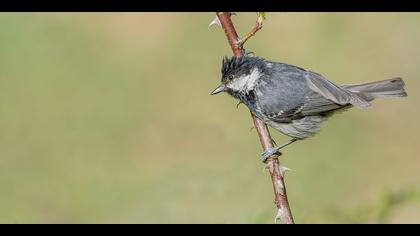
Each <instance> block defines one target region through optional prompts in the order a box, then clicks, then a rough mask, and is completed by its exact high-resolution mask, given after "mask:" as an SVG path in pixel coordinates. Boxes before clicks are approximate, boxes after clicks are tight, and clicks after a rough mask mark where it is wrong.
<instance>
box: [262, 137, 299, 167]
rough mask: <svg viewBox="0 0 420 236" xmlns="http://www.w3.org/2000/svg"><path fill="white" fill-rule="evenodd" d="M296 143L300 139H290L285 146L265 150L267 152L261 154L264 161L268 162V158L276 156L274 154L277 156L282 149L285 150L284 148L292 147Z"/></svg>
mask: <svg viewBox="0 0 420 236" xmlns="http://www.w3.org/2000/svg"><path fill="white" fill-rule="evenodd" d="M296 141H298V139H296V138H293V139H290V140H289V141H288V142H287V143H285V144H283V145H281V146H278V147H273V148H269V149H267V150H265V151H264V152H263V153H262V154H261V156H262V158H263V160H264V161H265V160H266V159H267V158H269V157H270V156H272V155H274V154H277V153H278V152H279V150H280V149H282V148H284V147H286V146H288V145H290V144H292V143H294V142H296Z"/></svg>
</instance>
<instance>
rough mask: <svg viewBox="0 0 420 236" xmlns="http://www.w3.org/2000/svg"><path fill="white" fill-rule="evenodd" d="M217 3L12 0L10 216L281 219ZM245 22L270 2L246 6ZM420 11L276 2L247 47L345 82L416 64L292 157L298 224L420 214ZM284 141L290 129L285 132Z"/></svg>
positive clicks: (6, 171) (7, 70)
mask: <svg viewBox="0 0 420 236" xmlns="http://www.w3.org/2000/svg"><path fill="white" fill-rule="evenodd" d="M213 17H214V13H1V14H0V29H1V30H0V52H1V53H0V223H273V222H274V220H273V219H274V215H275V207H274V204H273V191H272V186H271V182H270V180H269V176H268V173H267V172H265V171H263V164H262V163H261V161H260V159H259V155H260V153H261V147H260V144H259V142H258V138H257V135H256V133H255V131H254V130H253V131H250V128H251V118H250V115H249V111H248V110H247V109H246V107H244V106H240V107H239V108H238V109H236V108H235V106H236V101H234V100H233V99H232V98H230V97H228V95H220V96H210V95H209V93H210V92H211V91H212V89H213V88H214V87H215V86H216V85H218V83H219V81H220V65H221V59H222V56H225V55H231V51H230V48H229V46H228V44H227V41H226V38H225V35H224V34H223V31H222V30H221V29H220V28H216V27H214V28H210V29H208V28H207V26H208V24H209V23H210V21H211V20H212V18H213ZM233 20H234V22H235V24H236V25H237V30H238V32H239V33H240V34H241V35H243V34H245V33H246V32H247V31H248V30H249V29H250V27H251V26H252V25H253V24H254V22H255V20H256V14H255V13H238V15H237V16H234V17H233ZM419 23H420V14H418V13H401V14H399V13H268V15H267V20H266V21H265V23H264V28H263V29H262V31H260V32H258V33H257V35H256V36H255V37H254V38H252V39H251V40H250V41H248V43H247V45H246V48H247V49H248V50H249V51H253V52H255V53H256V54H257V55H259V56H262V57H265V58H268V59H271V60H275V61H281V62H286V63H290V64H295V65H298V66H301V67H304V68H306V69H310V70H313V71H316V72H319V73H321V74H323V75H324V76H325V77H326V78H328V79H330V80H332V81H335V82H337V83H341V84H345V83H361V82H369V81H375V80H381V79H387V78H391V77H396V76H401V77H403V78H404V80H405V81H406V89H407V92H408V94H409V97H408V98H406V99H386V100H377V101H375V102H374V104H373V106H372V108H371V109H368V110H362V109H357V108H356V109H352V110H350V111H348V112H345V113H343V114H339V115H337V116H335V117H333V118H331V119H330V120H329V122H328V123H326V124H325V125H324V126H323V129H322V132H321V133H320V134H319V135H317V136H316V137H315V138H312V139H309V140H306V141H303V142H299V143H296V144H294V145H292V146H290V147H288V148H287V149H285V150H284V152H283V154H284V155H283V156H282V158H281V162H282V163H283V164H284V165H286V166H287V167H289V168H291V169H292V170H293V171H292V172H288V173H287V175H286V182H287V187H288V188H287V190H288V193H289V199H290V204H291V207H292V211H293V213H294V216H295V220H296V222H298V223H375V222H384V223H420V203H419V198H420V197H419V195H420V194H419V189H420V158H419V154H418V147H419V145H420V143H419V139H418V134H419V133H420V125H419V120H420V109H419V103H420V99H419V97H420V95H419V94H420V80H419V78H420V69H419V62H420V46H419V42H420V27H419ZM272 135H273V137H274V138H275V140H276V141H277V143H279V144H280V143H282V142H284V141H286V140H287V137H285V136H283V135H281V134H279V133H277V132H275V131H272Z"/></svg>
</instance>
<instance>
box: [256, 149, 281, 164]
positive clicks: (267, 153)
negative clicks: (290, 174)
mask: <svg viewBox="0 0 420 236" xmlns="http://www.w3.org/2000/svg"><path fill="white" fill-rule="evenodd" d="M279 150H280V148H279V147H273V148H269V149H267V150H265V151H264V152H263V153H262V154H261V157H262V159H263V161H264V162H265V160H267V158H269V157H271V156H273V155H278V156H280V155H281V153H280V152H279Z"/></svg>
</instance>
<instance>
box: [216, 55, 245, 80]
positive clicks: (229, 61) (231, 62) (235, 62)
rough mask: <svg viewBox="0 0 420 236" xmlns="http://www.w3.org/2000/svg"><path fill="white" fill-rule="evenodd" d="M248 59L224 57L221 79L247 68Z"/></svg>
mask: <svg viewBox="0 0 420 236" xmlns="http://www.w3.org/2000/svg"><path fill="white" fill-rule="evenodd" d="M248 61H249V60H248V57H246V56H244V57H232V58H228V57H224V58H223V62H222V77H226V76H227V75H229V74H232V73H234V72H238V71H239V70H243V69H247V68H248V67H249V65H248V64H249V63H248Z"/></svg>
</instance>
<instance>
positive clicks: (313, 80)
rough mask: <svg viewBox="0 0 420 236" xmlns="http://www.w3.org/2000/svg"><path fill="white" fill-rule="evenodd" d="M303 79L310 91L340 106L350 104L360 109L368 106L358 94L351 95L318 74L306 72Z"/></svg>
mask: <svg viewBox="0 0 420 236" xmlns="http://www.w3.org/2000/svg"><path fill="white" fill-rule="evenodd" d="M305 77H306V80H307V82H308V86H309V88H310V89H311V90H313V91H314V92H316V93H318V94H320V95H321V96H323V97H324V98H326V99H328V100H331V101H332V102H334V103H337V104H340V105H347V104H351V105H355V106H360V107H368V106H370V104H369V102H368V101H366V100H365V99H363V98H362V97H361V96H359V95H358V94H356V93H352V92H350V91H349V90H347V89H345V88H343V87H339V86H337V85H335V84H333V83H332V82H331V81H328V80H327V79H325V78H324V77H322V75H320V74H317V73H315V72H312V71H306V73H305Z"/></svg>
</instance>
